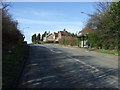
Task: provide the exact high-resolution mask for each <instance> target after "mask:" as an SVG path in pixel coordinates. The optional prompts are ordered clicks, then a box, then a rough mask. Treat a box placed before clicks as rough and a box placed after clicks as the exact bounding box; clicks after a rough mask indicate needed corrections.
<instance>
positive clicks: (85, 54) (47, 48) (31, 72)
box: [18, 44, 118, 88]
mask: <svg viewBox="0 0 120 90" xmlns="http://www.w3.org/2000/svg"><path fill="white" fill-rule="evenodd" d="M18 88H118V57H117V56H114V55H109V54H102V53H97V52H94V51H87V50H85V49H80V48H77V47H65V46H60V45H57V44H45V45H30V52H29V57H28V59H27V63H26V65H25V68H24V71H23V74H22V76H21V78H20V82H19V85H18Z"/></svg>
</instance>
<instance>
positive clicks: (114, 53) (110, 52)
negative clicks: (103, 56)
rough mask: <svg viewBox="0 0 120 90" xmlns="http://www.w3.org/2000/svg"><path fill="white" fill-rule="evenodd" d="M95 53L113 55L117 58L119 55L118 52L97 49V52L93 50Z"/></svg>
mask: <svg viewBox="0 0 120 90" xmlns="http://www.w3.org/2000/svg"><path fill="white" fill-rule="evenodd" d="M95 51H97V52H101V53H107V54H113V55H116V56H119V55H120V52H119V53H118V50H105V49H97V50H95Z"/></svg>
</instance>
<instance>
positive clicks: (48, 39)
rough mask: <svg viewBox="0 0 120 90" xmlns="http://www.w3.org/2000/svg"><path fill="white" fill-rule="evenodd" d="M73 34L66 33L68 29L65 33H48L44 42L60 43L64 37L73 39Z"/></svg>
mask: <svg viewBox="0 0 120 90" xmlns="http://www.w3.org/2000/svg"><path fill="white" fill-rule="evenodd" d="M71 36H72V34H71V33H69V32H68V31H66V29H64V30H63V31H58V33H56V32H54V33H53V34H52V33H50V32H49V33H47V35H46V36H45V37H44V41H45V42H58V41H59V39H61V38H62V37H71Z"/></svg>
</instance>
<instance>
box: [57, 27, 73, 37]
mask: <svg viewBox="0 0 120 90" xmlns="http://www.w3.org/2000/svg"><path fill="white" fill-rule="evenodd" d="M58 37H59V39H60V38H62V37H72V34H71V33H70V32H68V31H66V29H64V30H63V31H59V32H58Z"/></svg>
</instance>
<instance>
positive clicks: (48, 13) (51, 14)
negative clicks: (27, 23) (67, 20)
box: [31, 10, 66, 18]
mask: <svg viewBox="0 0 120 90" xmlns="http://www.w3.org/2000/svg"><path fill="white" fill-rule="evenodd" d="M31 14H33V15H36V16H39V17H45V18H46V17H55V16H57V17H58V16H66V15H65V14H64V13H61V12H56V11H43V10H39V11H32V13H31Z"/></svg>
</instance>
